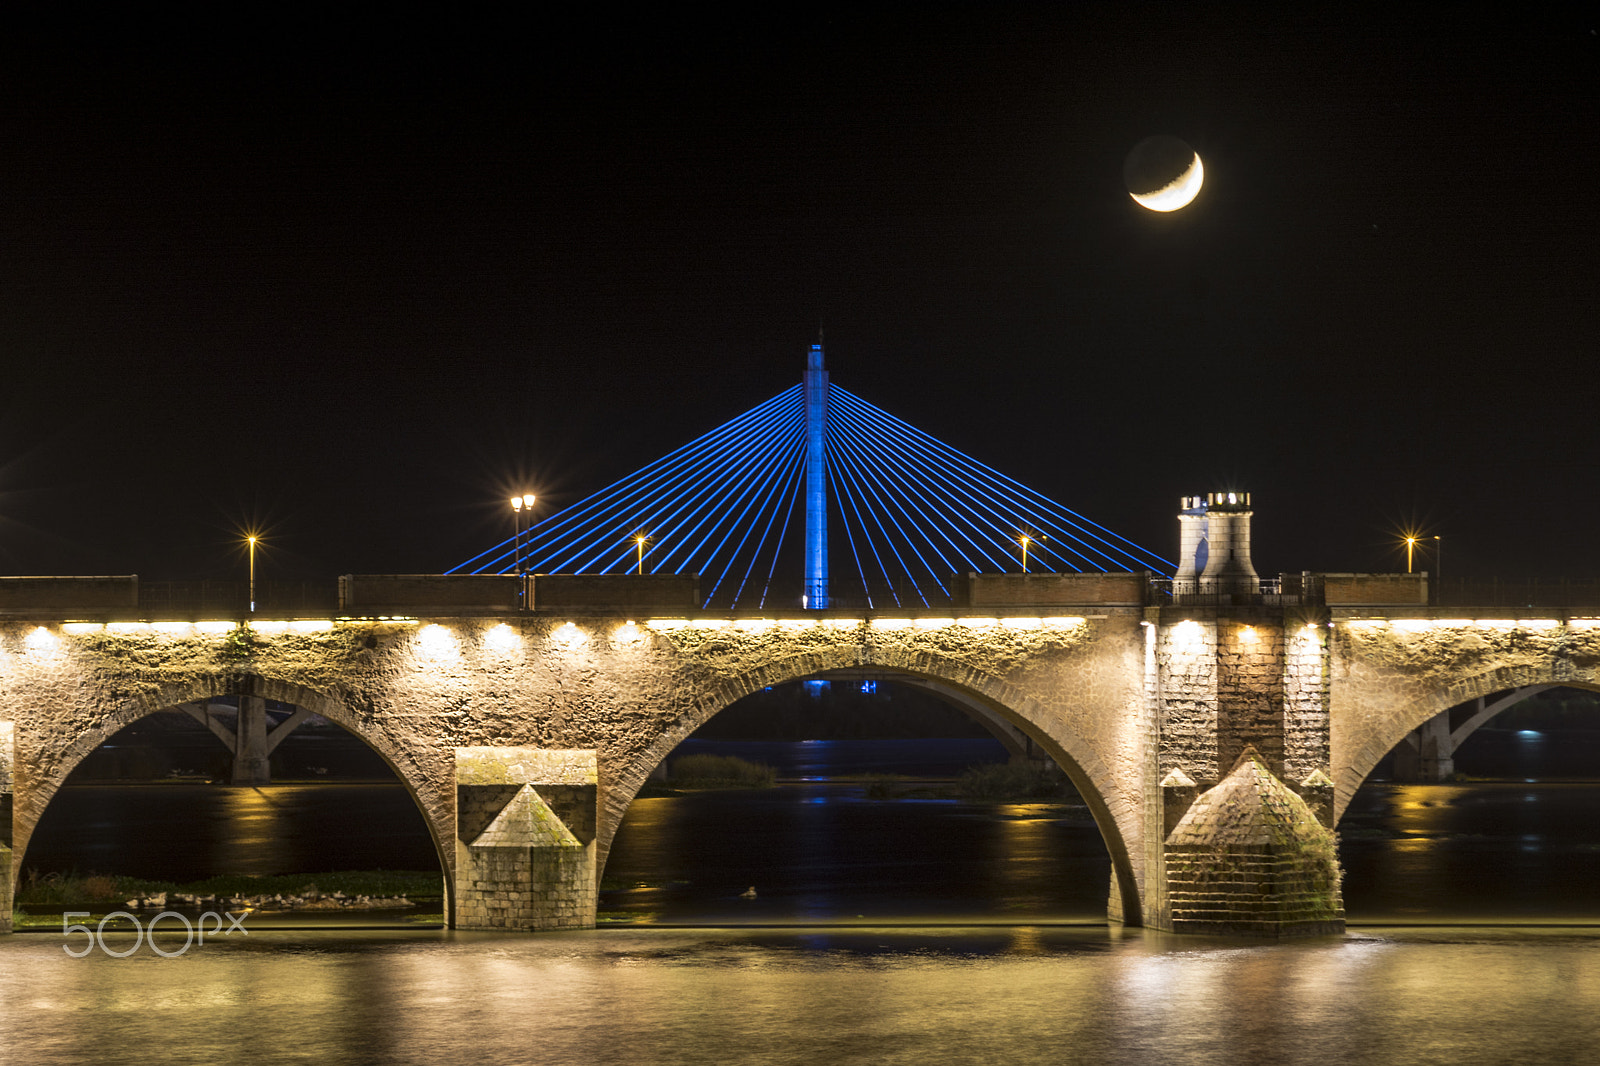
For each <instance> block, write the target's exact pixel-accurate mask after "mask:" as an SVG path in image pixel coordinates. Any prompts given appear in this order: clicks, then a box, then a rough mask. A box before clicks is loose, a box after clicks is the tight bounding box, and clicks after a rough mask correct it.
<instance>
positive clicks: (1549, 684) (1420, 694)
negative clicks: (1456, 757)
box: [1334, 659, 1600, 824]
mask: <svg viewBox="0 0 1600 1066" xmlns="http://www.w3.org/2000/svg"><path fill="white" fill-rule="evenodd" d="M1556 686H1562V687H1565V688H1577V689H1588V690H1589V691H1593V692H1600V676H1594V675H1593V674H1579V675H1577V676H1574V671H1573V669H1572V664H1571V663H1570V662H1567V661H1564V660H1560V659H1550V660H1548V661H1545V662H1539V663H1518V664H1516V665H1514V666H1500V667H1494V668H1492V669H1488V670H1483V671H1480V672H1478V673H1474V674H1469V675H1467V676H1465V677H1456V678H1450V679H1447V680H1443V681H1442V682H1440V683H1436V684H1434V685H1432V686H1430V687H1428V688H1425V689H1422V690H1420V691H1407V692H1396V693H1394V695H1393V701H1392V703H1391V704H1390V705H1391V707H1392V708H1393V709H1392V710H1391V711H1390V713H1389V714H1387V715H1385V716H1383V717H1382V718H1381V719H1379V720H1378V721H1377V722H1375V723H1374V724H1373V726H1372V727H1371V729H1370V731H1369V733H1368V736H1367V737H1366V738H1365V740H1364V741H1363V740H1360V739H1358V738H1352V743H1351V745H1350V748H1351V754H1350V756H1349V757H1348V758H1347V759H1346V760H1344V765H1343V766H1342V767H1338V768H1336V774H1337V776H1336V778H1335V780H1336V782H1337V784H1338V794H1337V796H1336V797H1335V804H1336V806H1335V810H1334V820H1335V824H1338V820H1339V819H1340V818H1342V817H1344V812H1345V809H1346V808H1347V807H1348V806H1349V804H1350V801H1351V800H1352V799H1353V798H1354V797H1355V794H1356V791H1357V790H1358V789H1359V788H1360V787H1361V786H1362V784H1364V783H1365V782H1366V780H1367V778H1368V777H1369V776H1371V774H1372V771H1373V770H1374V769H1375V768H1376V767H1377V765H1378V763H1379V762H1380V761H1382V759H1383V758H1384V756H1386V755H1387V754H1389V752H1390V751H1392V750H1393V749H1394V748H1395V747H1396V746H1397V745H1398V744H1400V743H1401V742H1402V741H1403V740H1405V738H1406V736H1407V735H1408V734H1410V733H1412V732H1413V731H1415V730H1417V729H1420V728H1421V727H1422V726H1423V724H1424V723H1426V722H1427V721H1428V720H1429V719H1431V718H1433V717H1435V716H1436V715H1439V714H1441V713H1443V712H1445V711H1448V710H1450V709H1451V708H1452V707H1457V706H1459V705H1461V704H1463V703H1467V702H1469V701H1471V700H1476V699H1479V698H1484V697H1488V696H1490V695H1492V694H1494V693H1496V692H1506V691H1511V690H1519V689H1529V690H1532V691H1534V692H1542V691H1544V690H1545V689H1548V688H1554V687H1556ZM1530 694H1531V693H1530ZM1508 707H1509V705H1508ZM1508 707H1503V708H1501V709H1502V710H1505V709H1508ZM1490 717H1492V715H1485V716H1483V718H1482V719H1481V720H1477V721H1473V722H1471V723H1469V726H1468V727H1466V728H1464V731H1463V734H1462V739H1465V736H1466V734H1467V733H1470V732H1473V731H1475V730H1476V729H1478V728H1479V727H1480V726H1482V725H1483V724H1484V722H1486V721H1487V720H1488V719H1489V718H1490Z"/></svg>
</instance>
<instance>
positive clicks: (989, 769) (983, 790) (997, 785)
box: [956, 762, 1074, 800]
mask: <svg viewBox="0 0 1600 1066" xmlns="http://www.w3.org/2000/svg"><path fill="white" fill-rule="evenodd" d="M956 791H957V792H959V793H960V794H961V795H963V796H965V797H966V798H967V799H979V800H1021V799H1039V800H1042V799H1067V798H1070V797H1071V796H1073V795H1074V792H1073V790H1072V786H1071V784H1070V783H1069V782H1068V781H1067V778H1066V775H1065V774H1063V773H1062V772H1061V771H1060V770H1058V769H1056V768H1055V767H1054V766H1043V765H1040V764H1038V763H1030V762H1008V763H985V764H984V765H982V766H972V767H968V768H967V769H966V770H965V771H963V772H962V774H961V777H960V778H959V779H958V780H957V781H956Z"/></svg>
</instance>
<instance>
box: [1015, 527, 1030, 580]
mask: <svg viewBox="0 0 1600 1066" xmlns="http://www.w3.org/2000/svg"><path fill="white" fill-rule="evenodd" d="M1017 543H1018V544H1020V545H1022V572H1023V573H1024V574H1026V573H1027V572H1028V545H1029V544H1032V543H1033V540H1032V538H1031V537H1027V536H1022V537H1018V538H1017Z"/></svg>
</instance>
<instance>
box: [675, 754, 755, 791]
mask: <svg viewBox="0 0 1600 1066" xmlns="http://www.w3.org/2000/svg"><path fill="white" fill-rule="evenodd" d="M777 778H778V772H777V771H776V770H774V769H773V768H772V767H770V766H768V765H766V764H765V763H758V762H751V761H750V760H748V759H741V758H739V757H738V756H737V755H685V756H683V757H682V758H681V759H674V760H672V764H671V766H670V767H669V768H668V773H667V785H668V786H669V787H671V788H675V789H678V788H771V787H772V786H773V785H775V784H777Z"/></svg>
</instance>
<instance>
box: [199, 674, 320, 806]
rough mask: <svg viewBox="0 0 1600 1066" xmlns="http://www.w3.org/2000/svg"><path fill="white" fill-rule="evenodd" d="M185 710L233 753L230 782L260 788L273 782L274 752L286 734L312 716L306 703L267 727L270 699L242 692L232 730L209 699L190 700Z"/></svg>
mask: <svg viewBox="0 0 1600 1066" xmlns="http://www.w3.org/2000/svg"><path fill="white" fill-rule="evenodd" d="M183 710H184V712H185V713H186V714H188V715H189V717H191V718H193V719H194V720H195V721H197V722H199V723H200V724H201V725H203V726H205V727H206V728H207V729H209V730H211V733H212V735H213V736H215V737H216V738H217V739H218V740H220V741H222V743H223V745H224V746H225V747H226V748H227V749H228V752H229V753H230V754H231V755H232V756H233V769H232V771H231V772H230V776H229V779H228V783H229V784H232V785H237V786H241V787H244V788H259V787H260V786H262V785H270V784H272V753H273V752H274V751H277V750H278V745H279V744H282V743H283V740H284V738H285V737H287V736H288V735H289V734H290V733H293V732H294V731H295V730H296V729H298V728H299V727H300V724H301V723H302V722H304V721H305V720H306V719H307V718H310V717H311V712H310V711H308V710H306V709H305V708H304V707H296V708H295V710H294V713H293V714H291V715H290V716H289V717H288V718H286V719H284V720H283V721H281V722H279V723H278V724H277V725H276V726H275V727H273V729H272V730H271V731H270V732H269V731H268V730H267V721H268V719H267V701H266V700H265V699H263V698H262V697H260V696H240V697H239V713H238V717H237V718H236V719H235V721H234V727H233V729H232V730H231V731H230V730H229V729H228V728H227V727H226V726H224V725H223V724H222V723H221V722H219V721H217V719H215V718H213V717H212V716H211V705H210V704H209V703H198V704H196V703H186V704H184V705H183Z"/></svg>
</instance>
